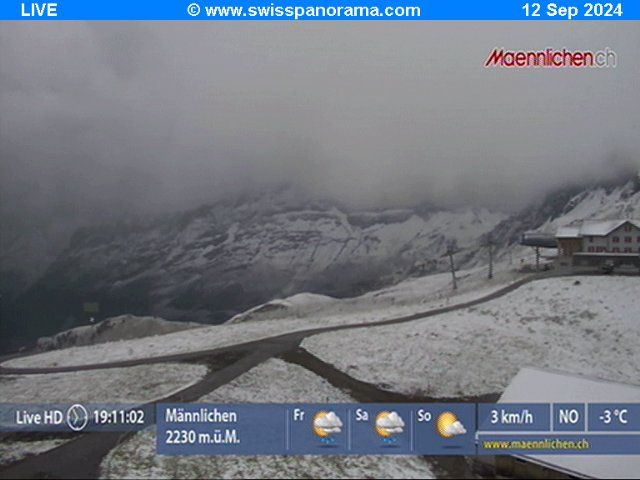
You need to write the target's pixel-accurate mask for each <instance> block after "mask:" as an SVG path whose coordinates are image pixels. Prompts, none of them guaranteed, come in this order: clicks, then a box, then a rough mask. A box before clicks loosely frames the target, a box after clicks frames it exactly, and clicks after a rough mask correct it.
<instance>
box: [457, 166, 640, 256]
mask: <svg viewBox="0 0 640 480" xmlns="http://www.w3.org/2000/svg"><path fill="white" fill-rule="evenodd" d="M620 218H640V175H637V174H635V173H630V172H627V173H625V174H624V175H621V176H619V177H618V178H615V179H613V180H607V181H602V182H596V183H592V184H589V185H577V186H576V185H573V186H567V187H565V188H561V189H559V190H557V191H554V192H552V193H550V194H549V195H547V196H546V197H545V198H544V199H543V200H542V201H540V202H539V203H536V204H534V205H531V206H530V207H527V208H525V209H524V210H523V211H521V212H519V213H517V214H514V215H512V216H510V217H509V218H507V219H505V220H503V221H502V222H500V223H499V224H498V225H497V226H496V228H495V229H493V230H492V231H491V232H489V233H488V234H485V235H483V236H482V237H481V238H480V241H479V242H478V248H477V249H476V250H475V251H468V252H465V253H463V254H462V257H463V258H462V261H461V264H462V265H464V266H466V267H471V266H474V265H479V264H486V262H487V257H488V251H487V248H486V247H484V245H485V244H486V241H487V239H488V238H489V237H490V238H491V239H492V240H493V242H494V243H495V247H494V248H496V257H497V258H502V259H504V258H507V257H511V258H518V257H522V256H523V255H526V254H528V253H529V252H531V249H530V248H528V247H521V246H519V244H518V242H519V240H520V237H521V235H522V234H523V233H524V232H526V231H529V230H536V231H540V232H547V233H551V234H555V232H556V231H557V229H558V228H559V227H562V226H567V225H570V224H573V223H575V222H579V221H581V220H595V219H603V220H609V219H620Z"/></svg>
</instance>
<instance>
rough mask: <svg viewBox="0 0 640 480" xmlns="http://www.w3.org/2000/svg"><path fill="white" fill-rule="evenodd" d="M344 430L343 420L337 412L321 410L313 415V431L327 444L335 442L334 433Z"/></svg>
mask: <svg viewBox="0 0 640 480" xmlns="http://www.w3.org/2000/svg"><path fill="white" fill-rule="evenodd" d="M340 432H342V420H340V417H338V415H336V413H335V412H325V411H324V410H321V411H319V412H318V413H316V414H315V415H314V417H313V433H314V434H315V435H316V436H317V437H319V438H320V441H321V442H322V443H325V444H333V443H335V438H334V435H336V434H338V433H340Z"/></svg>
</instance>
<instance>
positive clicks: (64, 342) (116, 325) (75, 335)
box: [37, 315, 203, 350]
mask: <svg viewBox="0 0 640 480" xmlns="http://www.w3.org/2000/svg"><path fill="white" fill-rule="evenodd" d="M202 327H203V325H202V324H200V323H192V322H169V321H167V320H164V319H162V318H156V317H138V316H135V315H120V316H117V317H111V318H106V319H104V320H103V321H102V322H99V323H95V324H93V325H84V326H82V327H76V328H72V329H71V330H65V331H64V332H60V333H58V334H56V335H53V336H51V337H41V338H39V339H38V345H37V346H38V349H40V350H53V349H57V348H67V347H75V346H82V345H95V344H98V343H105V342H113V341H117V340H130V339H133V338H143V337H151V336H153V335H163V334H167V333H173V332H179V331H182V330H189V329H191V328H202Z"/></svg>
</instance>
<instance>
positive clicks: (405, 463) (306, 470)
mask: <svg viewBox="0 0 640 480" xmlns="http://www.w3.org/2000/svg"><path fill="white" fill-rule="evenodd" d="M199 401H202V402H212V403H233V402H257V403H266V402H272V403H280V402H281V403H284V402H309V403H313V402H317V403H325V402H327V403H331V402H336V403H338V402H349V401H352V399H351V398H350V397H349V396H348V395H346V394H344V393H342V392H341V391H340V390H337V389H335V388H334V387H332V386H331V385H330V384H329V383H327V382H326V381H325V380H323V379H322V378H320V377H318V376H317V375H315V374H313V373H311V372H309V371H307V370H305V369H304V368H302V367H299V366H297V365H291V364H288V363H286V362H283V361H282V360H275V359H272V360H268V361H267V362H265V363H263V364H261V365H259V366H257V367H255V368H253V369H252V370H250V371H248V372H247V373H245V374H244V375H242V376H240V377H238V378H237V379H236V380H234V381H233V382H231V383H229V384H227V385H225V386H223V387H221V388H219V389H218V390H216V391H214V392H212V393H211V394H209V395H206V396H205V397H203V398H201V399H200V400H199ZM101 476H102V477H103V478H301V477H304V478H365V477H367V478H433V474H432V472H431V470H430V469H429V466H428V464H427V463H426V462H425V461H424V460H423V459H421V458H419V457H399V456H397V457H395V456H361V457H317V456H300V457H293V456H261V457H255V456H254V457H244V456H240V457H213V456H190V457H175V456H158V455H156V454H155V430H154V429H148V430H146V431H144V432H140V433H138V434H136V435H135V436H134V437H133V438H132V439H130V440H129V441H127V442H125V443H123V444H122V445H120V446H118V447H117V448H116V449H114V450H113V451H112V452H111V453H110V454H109V455H108V456H107V457H106V458H105V459H104V461H103V462H102V468H101Z"/></svg>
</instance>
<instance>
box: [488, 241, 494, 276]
mask: <svg viewBox="0 0 640 480" xmlns="http://www.w3.org/2000/svg"><path fill="white" fill-rule="evenodd" d="M493 244H494V242H493V237H492V236H491V234H489V235H488V236H487V247H489V275H488V278H489V280H492V279H493Z"/></svg>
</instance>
